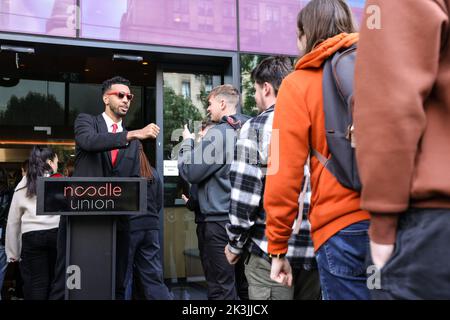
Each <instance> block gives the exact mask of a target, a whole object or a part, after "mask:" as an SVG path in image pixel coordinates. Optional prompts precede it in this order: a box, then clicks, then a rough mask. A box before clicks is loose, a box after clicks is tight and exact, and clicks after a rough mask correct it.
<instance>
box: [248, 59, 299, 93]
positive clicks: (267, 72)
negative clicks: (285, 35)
mask: <svg viewBox="0 0 450 320" xmlns="http://www.w3.org/2000/svg"><path fill="white" fill-rule="evenodd" d="M291 71H292V62H291V59H289V58H288V57H282V56H275V57H268V58H265V59H264V60H263V61H261V62H260V63H259V64H258V65H257V66H256V68H255V69H253V71H252V75H251V77H252V80H253V81H255V82H256V83H257V84H259V85H263V84H264V82H268V83H270V84H271V85H272V87H273V89H274V91H275V96H276V95H277V94H278V89H280V85H281V82H282V81H283V79H284V78H285V77H286V76H287V75H288V74H289V73H291Z"/></svg>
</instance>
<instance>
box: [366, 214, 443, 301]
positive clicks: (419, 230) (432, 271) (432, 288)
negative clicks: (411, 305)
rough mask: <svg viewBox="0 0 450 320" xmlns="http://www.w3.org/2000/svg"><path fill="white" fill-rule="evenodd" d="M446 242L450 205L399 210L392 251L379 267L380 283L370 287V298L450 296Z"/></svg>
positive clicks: (370, 262)
mask: <svg viewBox="0 0 450 320" xmlns="http://www.w3.org/2000/svg"><path fill="white" fill-rule="evenodd" d="M449 244H450V209H417V208H411V209H409V210H408V211H407V212H405V213H403V214H401V215H400V219H399V224H398V230H397V239H396V243H395V249H394V253H393V255H392V256H391V258H390V259H389V260H388V261H387V263H386V264H385V265H384V266H383V268H381V270H380V274H379V275H380V282H379V283H380V285H378V286H377V285H373V286H372V288H371V289H372V290H371V294H372V299H376V300H378V299H384V300H385V299H389V300H391V299H402V300H403V299H408V300H412V299H445V300H448V299H450V268H449V257H450V245H449ZM368 261H369V264H372V261H371V259H370V256H369V257H368ZM371 280H372V279H370V278H369V279H368V282H369V284H376V282H375V281H371ZM377 287H378V288H377Z"/></svg>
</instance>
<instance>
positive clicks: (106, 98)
mask: <svg viewBox="0 0 450 320" xmlns="http://www.w3.org/2000/svg"><path fill="white" fill-rule="evenodd" d="M103 103H104V104H109V97H108V96H107V95H106V94H104V95H103Z"/></svg>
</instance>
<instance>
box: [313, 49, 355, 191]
mask: <svg viewBox="0 0 450 320" xmlns="http://www.w3.org/2000/svg"><path fill="white" fill-rule="evenodd" d="M355 59H356V45H353V46H351V47H349V48H346V49H344V50H341V51H338V52H336V53H335V54H334V55H333V56H331V57H330V58H328V59H327V61H326V62H325V65H324V68H323V80H322V85H323V109H324V112H325V130H326V138H327V144H328V149H329V151H330V153H331V157H330V159H327V158H326V157H325V156H324V155H322V154H320V153H319V152H318V151H317V150H315V149H312V150H311V155H312V156H315V157H316V158H317V159H318V160H319V161H320V163H322V164H323V165H324V167H325V168H326V169H327V170H328V171H330V172H331V173H332V174H333V175H334V176H335V177H336V179H337V180H338V181H339V183H340V184H342V185H343V186H344V187H346V188H349V189H352V190H355V191H360V190H361V181H360V179H359V174H358V167H357V165H356V157H355V149H354V143H353V139H354V137H353V132H352V131H353V79H354V71H355Z"/></svg>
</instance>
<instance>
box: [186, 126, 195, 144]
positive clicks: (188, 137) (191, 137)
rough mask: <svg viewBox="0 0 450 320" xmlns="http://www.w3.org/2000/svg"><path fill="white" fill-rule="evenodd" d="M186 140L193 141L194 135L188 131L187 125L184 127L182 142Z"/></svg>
mask: <svg viewBox="0 0 450 320" xmlns="http://www.w3.org/2000/svg"><path fill="white" fill-rule="evenodd" d="M186 139H195V135H194V134H193V133H191V132H190V131H189V128H188V126H187V124H185V125H184V130H183V140H186Z"/></svg>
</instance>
